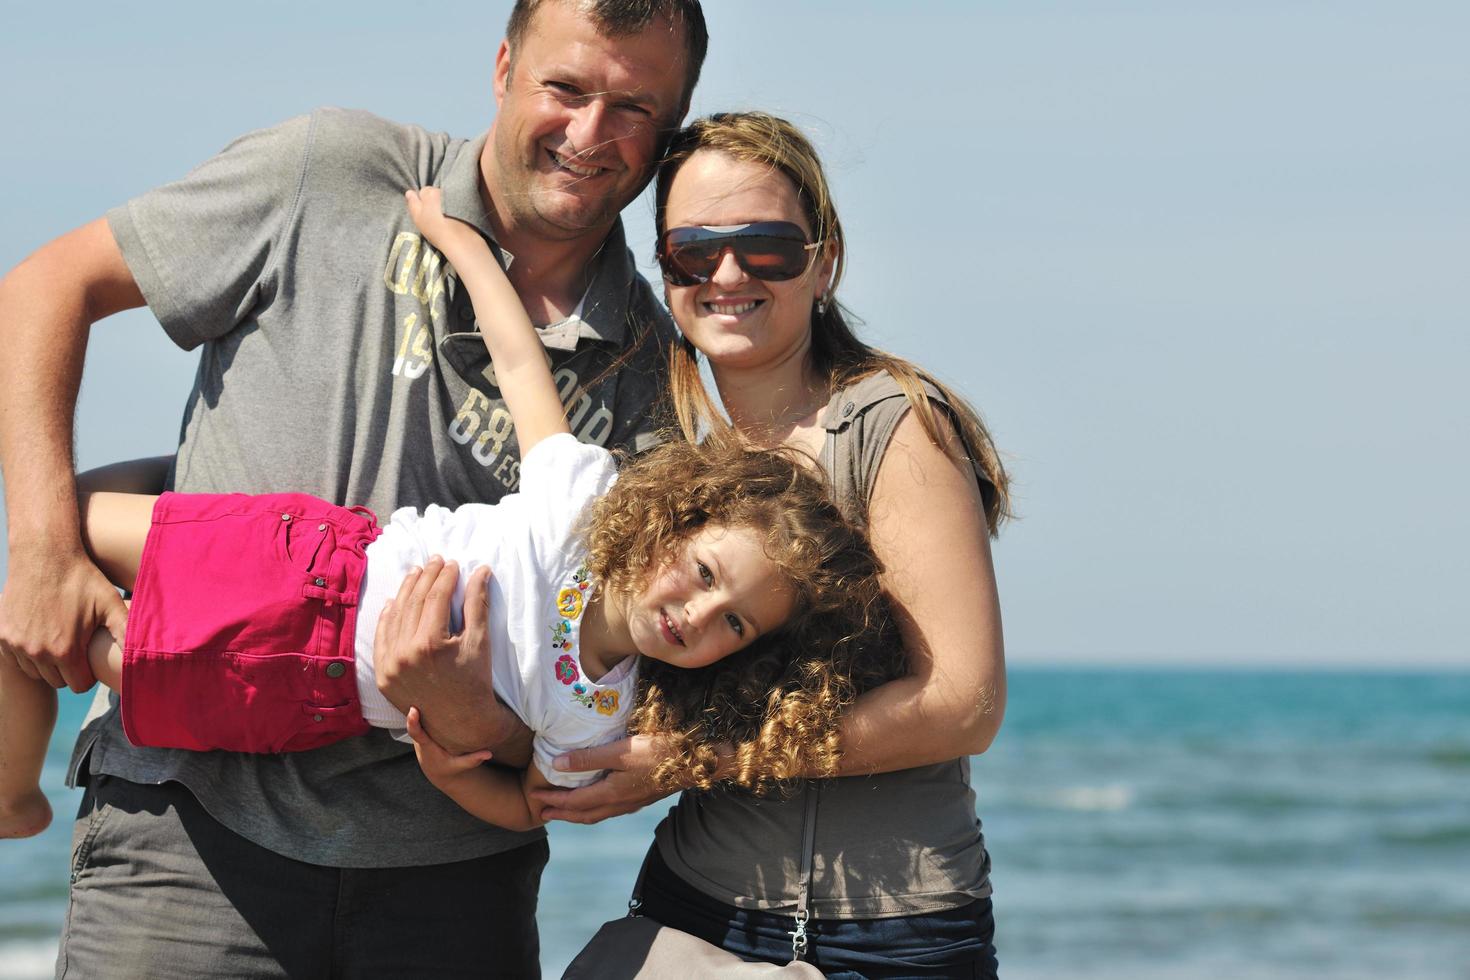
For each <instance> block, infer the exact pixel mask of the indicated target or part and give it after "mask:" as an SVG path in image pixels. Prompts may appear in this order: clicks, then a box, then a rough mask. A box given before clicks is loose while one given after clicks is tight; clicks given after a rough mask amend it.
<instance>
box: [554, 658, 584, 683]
mask: <svg viewBox="0 0 1470 980" xmlns="http://www.w3.org/2000/svg"><path fill="white" fill-rule="evenodd" d="M579 676H580V674H579V673H578V671H577V662H576V661H575V660H573V659H572V655H571V654H569V653H564V654H562V655H561V656H560V657H557V658H556V679H557V680H559V681H561V682H562V683H563V684H570V683H572V681H574V680H576V679H577V678H578V677H579ZM577 686H578V687H581V686H582V685H580V684H578V685H577Z"/></svg>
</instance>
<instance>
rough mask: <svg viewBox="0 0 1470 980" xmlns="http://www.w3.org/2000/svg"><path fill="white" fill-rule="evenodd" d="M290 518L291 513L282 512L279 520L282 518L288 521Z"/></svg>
mask: <svg viewBox="0 0 1470 980" xmlns="http://www.w3.org/2000/svg"><path fill="white" fill-rule="evenodd" d="M290 519H291V515H290V514H282V515H281V520H283V521H289V520H290Z"/></svg>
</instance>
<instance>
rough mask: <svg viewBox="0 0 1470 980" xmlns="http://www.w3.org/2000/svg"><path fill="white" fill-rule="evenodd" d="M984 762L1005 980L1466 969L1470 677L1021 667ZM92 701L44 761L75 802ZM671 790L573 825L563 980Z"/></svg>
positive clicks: (555, 967)
mask: <svg viewBox="0 0 1470 980" xmlns="http://www.w3.org/2000/svg"><path fill="white" fill-rule="evenodd" d="M1010 682H1011V692H1010V707H1009V711H1008V714H1007V718H1006V724H1005V728H1004V730H1003V731H1002V734H1001V737H1000V739H999V740H998V741H997V743H996V745H995V746H994V748H993V749H992V750H991V751H990V752H988V753H986V755H984V756H982V757H979V758H977V759H976V760H975V767H974V774H975V784H976V788H977V791H978V794H979V809H980V813H981V816H982V817H983V819H984V824H985V832H986V836H987V838H988V840H989V843H990V847H991V852H992V855H993V859H994V862H995V890H996V896H995V902H996V920H997V929H998V935H997V944H998V946H999V950H1000V958H1001V970H1002V976H1004V977H1007V978H1012V980H1014V978H1062V977H1089V978H1097V977H1104V978H1120V980H1121V978H1144V980H1148V978H1159V980H1163V978H1194V977H1201V978H1215V977H1230V978H1255V977H1261V978H1270V977H1281V978H1298V977H1300V978H1306V977H1328V978H1334V980H1336V978H1369V977H1374V978H1377V977H1392V978H1470V673H1463V674H1456V673H1449V674H1444V673H1441V674H1429V673H1424V674H1387V673H1286V672H1234V671H1231V672H1204V671H1157V670H1070V669H1060V668H1058V669H1047V670H1036V669H1027V670H1013V671H1012V672H1011V676H1010ZM84 710H85V703H84V701H83V699H69V700H68V701H67V702H66V703H64V705H63V716H62V723H61V727H62V730H63V734H62V735H61V737H60V738H58V739H57V740H55V742H54V744H53V746H52V755H51V759H50V763H49V765H48V768H47V772H46V779H47V781H48V782H47V785H48V790H50V791H52V792H53V805H54V806H55V807H56V809H57V812H58V813H61V814H69V813H70V812H71V811H72V810H74V808H75V806H76V800H75V796H74V795H73V794H71V793H69V792H67V791H65V790H63V789H62V788H61V777H62V767H63V765H64V762H65V758H66V752H67V748H68V746H69V743H70V738H71V735H72V733H73V732H74V731H75V730H76V727H77V723H78V722H79V720H80V718H81V715H82V714H83V712H84ZM663 810H664V807H663V806H662V805H659V806H655V807H653V808H650V810H649V811H647V812H645V813H642V814H636V815H633V816H631V817H625V818H622V819H620V820H615V821H611V822H609V823H607V824H604V825H602V826H599V827H592V828H581V827H565V826H561V827H556V828H554V829H553V837H552V860H551V865H550V867H549V868H548V869H547V873H546V878H545V880H544V885H543V889H542V897H541V909H540V919H541V929H542V933H541V934H542V943H543V947H544V950H545V953H544V956H543V963H544V967H545V970H546V973H547V974H548V975H549V976H553V977H554V976H557V975H559V974H560V970H561V967H562V966H564V965H565V964H566V962H567V960H569V959H570V957H571V956H572V955H574V953H575V951H576V949H577V948H578V947H579V946H580V944H581V943H582V942H583V941H584V940H585V939H586V937H588V936H589V935H590V934H591V933H592V932H593V931H595V929H596V927H597V925H598V924H599V923H600V922H602V921H603V920H604V919H607V918H610V917H612V916H615V915H618V914H619V913H620V912H621V911H622V908H623V903H624V902H625V900H626V892H627V889H628V887H629V885H630V884H631V881H632V877H633V874H634V871H635V870H636V867H637V863H638V861H639V859H640V857H641V855H642V852H643V850H644V848H645V847H646V845H647V842H648V840H649V838H650V834H651V831H652V827H653V824H654V823H656V822H657V820H658V818H659V816H660V815H661V813H662V811H663ZM69 846H70V827H69V822H68V821H67V820H66V819H61V820H59V821H58V823H57V825H56V826H54V827H53V828H52V829H51V830H50V831H48V832H47V833H46V834H45V835H43V836H42V837H40V838H37V839H35V840H32V841H25V842H3V843H0V858H3V860H0V867H3V874H0V980H6V978H30V977H42V976H49V975H50V970H51V965H50V964H51V960H52V957H53V955H54V950H55V936H56V934H57V932H58V930H59V928H60V923H61V919H62V916H63V914H64V910H65V899H66V869H67V864H68V850H69Z"/></svg>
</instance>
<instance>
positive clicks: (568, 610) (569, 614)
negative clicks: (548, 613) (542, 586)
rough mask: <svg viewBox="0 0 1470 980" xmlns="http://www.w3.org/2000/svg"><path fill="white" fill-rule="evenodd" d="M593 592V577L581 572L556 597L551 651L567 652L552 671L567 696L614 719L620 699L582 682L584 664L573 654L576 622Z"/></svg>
mask: <svg viewBox="0 0 1470 980" xmlns="http://www.w3.org/2000/svg"><path fill="white" fill-rule="evenodd" d="M591 591H592V576H591V574H590V573H589V572H588V571H587V569H586V568H578V569H577V570H576V571H574V572H573V573H572V574H571V578H570V580H569V582H568V584H567V586H566V587H565V588H563V589H560V590H559V591H558V592H557V593H556V616H557V618H556V620H555V621H554V622H553V623H552V624H551V649H553V650H565V651H566V652H565V653H563V654H562V655H561V656H559V657H557V658H556V660H555V661H553V662H552V665H551V669H552V672H553V673H554V674H555V676H556V679H557V680H559V681H561V683H562V684H563V685H565V686H566V687H567V688H568V691H567V695H568V696H569V697H570V698H571V699H572V700H573V701H574V702H576V703H577V704H580V705H581V706H582V707H584V708H590V709H592V710H594V711H596V712H597V713H598V714H600V715H606V716H607V717H612V716H613V715H615V714H617V712H618V704H619V700H620V698H619V695H618V692H617V690H615V689H613V688H609V689H607V690H605V691H599V690H597V689H596V686H595V685H590V684H588V683H587V682H586V681H584V680H582V670H581V664H579V663H578V661H577V655H576V653H575V652H574V651H573V649H572V648H573V647H574V646H575V645H576V638H575V636H574V633H575V630H576V625H575V624H576V621H577V620H578V619H579V618H580V617H581V615H582V613H583V612H584V611H585V610H586V608H587V600H588V598H589V597H590V594H591Z"/></svg>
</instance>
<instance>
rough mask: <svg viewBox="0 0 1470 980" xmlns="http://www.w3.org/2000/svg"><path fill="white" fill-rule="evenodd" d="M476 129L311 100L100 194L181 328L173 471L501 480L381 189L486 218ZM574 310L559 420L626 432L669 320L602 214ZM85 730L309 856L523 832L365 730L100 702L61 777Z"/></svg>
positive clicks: (394, 207) (389, 855)
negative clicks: (195, 366) (165, 721)
mask: <svg viewBox="0 0 1470 980" xmlns="http://www.w3.org/2000/svg"><path fill="white" fill-rule="evenodd" d="M483 145H484V138H483V137H481V139H479V140H475V141H466V140H462V139H453V138H450V137H449V136H447V135H444V134H434V133H428V132H425V131H424V130H422V129H419V128H416V127H412V126H402V125H398V124H395V123H390V122H387V121H385V120H382V119H378V118H376V117H374V116H371V115H369V114H367V113H362V112H350V111H343V110H338V109H321V110H318V111H317V112H315V113H313V114H312V115H310V116H306V117H301V118H298V119H293V120H291V121H289V122H286V123H284V124H282V125H280V126H277V127H275V128H272V129H268V130H263V131H260V132H256V133H251V134H249V135H246V136H244V137H241V138H240V139H239V140H237V141H235V142H234V143H232V144H231V145H230V146H228V147H227V148H225V150H224V151H222V152H221V153H220V154H219V155H218V156H216V157H214V158H213V159H211V160H209V161H207V162H206V163H204V164H203V165H202V166H200V167H199V168H198V169H196V170H194V171H193V172H192V173H190V174H189V175H188V176H186V177H185V178H184V179H183V180H181V181H179V182H177V183H174V184H169V185H167V186H164V187H160V188H158V189H156V190H153V191H150V192H148V193H146V194H144V195H142V196H141V197H139V198H136V199H135V200H132V201H130V202H128V203H127V204H126V205H124V206H122V207H119V208H117V209H115V210H113V211H112V212H110V213H109V214H108V216H107V219H108V222H109V224H110V225H111V228H112V232H113V235H114V236H115V237H116V239H117V242H118V244H119V246H120V247H121V249H122V253H123V257H124V258H125V260H126V261H127V264H128V267H129V269H131V270H132V273H133V275H134V277H135V278H136V279H137V281H138V285H139V287H140V288H141V289H142V291H143V295H144V297H145V298H146V299H147V301H148V305H149V307H150V308H151V309H152V311H153V313H154V315H155V316H157V318H158V320H159V322H160V323H161V324H162V325H163V328H164V330H165V331H167V332H168V335H169V336H170V337H171V338H172V339H173V340H174V341H175V342H176V343H177V344H179V346H181V347H183V348H185V349H193V348H195V347H200V346H201V345H202V348H203V350H202V351H201V357H200V362H199V372H198V376H197V378H196V379H195V385H194V391H193V393H192V394H191V396H190V398H189V402H188V406H187V408H186V410H185V413H184V420H183V429H182V434H181V440H180V445H179V451H178V458H177V462H176V464H175V469H174V473H173V475H172V485H173V487H174V489H176V490H180V491H193V492H208V493H215V492H231V491H243V492H249V493H268V492H280V491H302V492H307V493H313V494H316V495H318V496H321V497H324V498H326V499H328V500H332V501H335V502H337V503H341V504H347V505H355V504H365V505H367V506H369V507H371V508H373V509H374V510H375V511H376V512H377V513H379V514H380V515H383V516H385V517H386V515H387V514H388V513H390V512H391V511H392V510H394V509H395V508H397V507H400V506H413V507H419V508H422V507H424V506H426V505H428V504H430V503H438V504H444V505H448V506H453V505H457V504H460V503H465V502H470V501H485V502H493V501H495V500H497V499H499V498H500V496H501V495H502V494H505V493H508V492H510V491H513V490H514V489H515V488H516V487H517V485H518V483H519V476H518V474H519V469H520V458H519V452H518V450H517V446H516V441H515V439H514V436H513V429H512V426H511V422H510V415H509V413H508V412H507V411H506V408H505V405H504V403H503V401H502V400H501V399H500V397H499V393H498V390H497V388H496V387H495V383H494V374H493V372H492V371H491V370H490V358H489V355H488V353H487V352H486V350H485V345H484V343H483V342H482V340H481V339H480V337H479V336H478V335H477V334H476V333H475V332H474V331H475V320H474V313H473V311H472V309H471V307H470V298H469V295H468V291H467V290H464V289H461V288H460V286H459V283H458V281H457V279H456V277H455V276H454V274H453V272H452V271H451V270H449V268H448V266H447V264H446V263H445V262H444V261H443V260H442V258H441V257H440V256H439V254H438V253H437V252H435V251H433V250H432V249H431V248H429V247H428V244H427V243H426V242H424V241H423V240H422V239H421V238H420V236H419V234H418V232H417V231H416V230H415V228H414V226H413V222H412V221H411V220H410V219H409V216H408V212H407V209H406V207H405V205H404V201H403V192H404V190H406V189H408V188H411V187H422V186H425V185H429V184H436V185H439V186H440V187H442V188H443V190H444V210H445V212H446V213H447V214H450V215H452V216H454V217H458V218H462V219H464V220H466V221H468V222H470V223H471V224H473V225H475V226H476V227H478V228H479V229H480V230H481V231H482V232H484V233H485V235H486V236H487V237H489V236H490V224H489V217H488V215H487V213H486V209H485V205H484V201H483V198H482V196H481V193H480V172H479V156H480V150H481V148H482V147H483ZM579 313H580V315H579V316H574V317H571V318H568V319H567V320H565V321H562V322H561V323H558V324H553V325H551V326H549V327H547V328H545V329H543V330H542V337H543V341H544V342H545V344H546V348H547V353H548V356H549V357H550V359H551V367H552V371H553V373H554V374H555V377H556V382H557V385H558V387H559V388H560V390H561V393H562V398H563V400H564V401H565V402H566V403H567V405H568V418H569V420H570V422H571V425H572V431H573V432H574V434H575V435H576V436H577V437H578V438H579V439H581V440H582V441H584V442H589V443H595V444H598V445H603V446H607V447H609V448H613V447H624V448H628V449H631V450H637V449H639V448H642V447H643V446H644V445H645V444H647V443H649V442H651V441H652V440H653V438H654V435H653V433H654V430H655V429H656V428H657V423H658V420H659V418H660V417H661V415H660V413H659V411H657V409H656V406H657V404H658V403H659V402H660V400H661V398H662V394H663V389H664V380H665V367H664V365H665V358H664V351H665V349H666V347H667V344H668V343H669V341H670V340H671V339H672V337H673V325H672V323H671V322H670V321H669V320H668V317H667V314H665V313H664V311H663V309H662V307H660V306H659V304H658V302H657V301H656V299H655V297H654V295H653V292H652V290H651V289H650V288H649V286H648V283H647V282H645V281H644V280H643V279H642V278H641V277H640V276H638V274H637V272H636V270H635V268H634V265H633V261H632V258H631V256H630V255H629V253H628V250H627V246H626V244H625V242H624V239H623V232H622V227H621V225H619V226H617V227H615V228H614V229H613V231H612V233H611V234H610V235H609V236H608V239H607V242H606V243H605V245H604V246H603V248H602V250H601V252H600V253H599V254H598V256H597V258H596V259H595V260H594V275H593V279H592V285H591V286H590V288H589V290H588V292H587V295H586V297H585V298H584V300H583V304H582V307H581V309H580V311H579ZM103 706H104V705H103V704H102V702H101V699H99V703H98V704H96V705H94V715H95V714H97V713H98V709H99V708H101V707H103ZM89 751H90V765H89V771H90V772H94V773H98V772H100V773H109V774H112V775H116V776H121V777H123V778H125V779H129V780H132V781H134V782H140V783H156V782H162V781H165V780H177V781H179V782H182V783H183V784H184V785H186V786H188V787H189V789H190V790H191V791H192V792H193V793H194V795H195V796H196V797H198V799H199V801H200V802H201V803H202V804H203V805H204V807H205V808H206V809H207V810H208V811H209V812H210V813H211V814H212V815H213V816H214V817H215V819H217V820H219V821H220V822H221V823H223V824H224V825H225V826H227V827H229V828H231V829H232V830H234V831H236V832H237V833H239V834H241V835H242V836H244V837H246V838H248V839H250V840H252V841H254V842H256V843H258V844H261V845H263V846H265V847H267V848H269V849H271V850H273V851H275V852H277V853H280V854H283V855H286V856H287V857H291V858H295V859H297V860H301V861H307V862H310V863H314V864H323V865H332V866H339V867H395V866H411V865H420V864H432V863H439V862H445V861H454V860H463V859H468V858H473V857H479V856H483V855H486V854H493V853H497V852H499V851H503V850H507V849H509V848H512V847H516V846H519V845H521V844H524V843H526V842H528V841H532V840H535V839H536V838H537V837H538V836H539V833H540V832H539V831H538V832H536V833H534V834H516V833H511V832H509V831H505V830H501V829H499V828H495V827H491V826H489V825H487V824H484V823H482V822H480V821H478V820H476V819H475V818H473V817H471V816H470V815H468V814H467V813H465V812H464V811H463V810H461V809H460V808H459V807H458V806H456V805H455V804H454V803H453V802H451V801H450V800H449V799H448V798H447V797H445V796H444V795H442V794H441V793H439V792H438V791H437V790H435V789H433V787H431V786H430V785H429V784H428V782H427V781H425V780H424V778H423V776H422V774H421V773H420V772H419V768H418V764H417V762H416V761H415V760H414V757H413V753H412V751H411V749H410V748H409V747H408V746H405V745H403V744H401V743H399V742H396V741H394V740H393V739H392V738H391V737H389V736H388V735H387V734H384V733H382V732H374V733H372V734H369V735H367V736H364V737H362V738H354V739H349V740H347V741H344V742H340V743H337V744H335V745H331V746H328V747H326V748H323V749H319V750H316V751H312V752H305V753H295V754H291V755H283V756H260V755H235V754H230V753H223V752H209V753H190V752H181V751H172V750H160V749H141V748H137V747H134V746H132V745H130V744H129V743H128V741H127V739H126V738H125V737H124V735H123V732H122V726H121V724H120V723H119V720H118V713H117V712H116V711H115V710H113V711H110V712H108V713H107V714H105V715H103V716H101V717H100V718H96V717H94V718H91V719H89V721H88V723H87V724H86V725H85V726H84V728H83V731H82V734H81V737H80V738H79V740H78V743H77V748H76V751H75V753H74V755H73V769H72V774H71V775H72V779H73V781H75V780H76V779H77V777H78V775H79V773H78V769H79V768H80V766H81V763H82V761H83V760H84V759H85V758H87V757H88V756H87V753H88V752H89Z"/></svg>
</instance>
